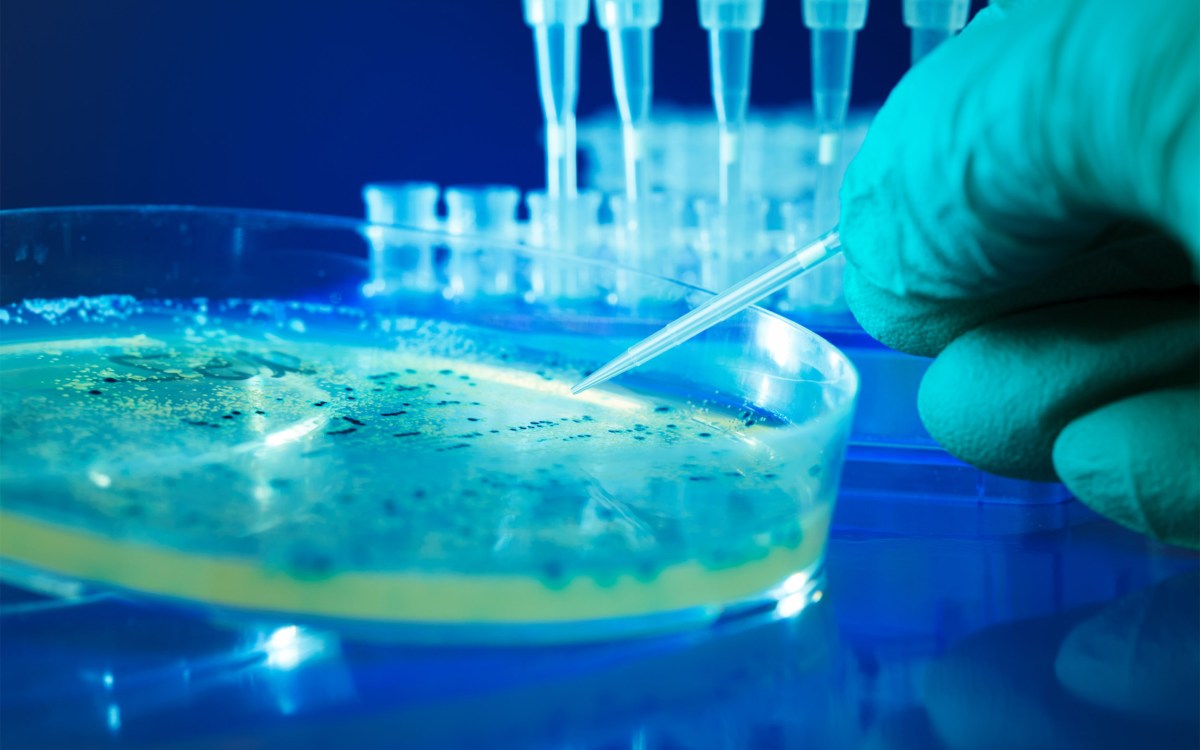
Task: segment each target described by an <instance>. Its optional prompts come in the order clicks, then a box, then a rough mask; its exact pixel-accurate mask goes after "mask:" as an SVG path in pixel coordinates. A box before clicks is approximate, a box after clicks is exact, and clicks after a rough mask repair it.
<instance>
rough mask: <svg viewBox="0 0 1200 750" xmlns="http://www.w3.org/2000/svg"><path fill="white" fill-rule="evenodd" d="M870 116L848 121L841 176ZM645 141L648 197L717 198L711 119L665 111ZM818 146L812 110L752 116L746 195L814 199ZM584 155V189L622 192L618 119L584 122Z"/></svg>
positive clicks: (659, 111) (697, 112)
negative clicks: (654, 194) (650, 194)
mask: <svg viewBox="0 0 1200 750" xmlns="http://www.w3.org/2000/svg"><path fill="white" fill-rule="evenodd" d="M872 114H873V112H867V111H851V113H850V115H849V116H848V118H847V122H846V127H845V130H844V136H843V148H842V153H841V164H839V165H837V166H838V169H839V171H840V170H841V169H843V168H844V165H845V163H846V162H848V161H849V160H850V159H851V158H852V157H853V156H854V154H855V153H857V151H858V149H859V147H860V146H861V144H862V141H863V139H864V138H865V137H866V133H867V126H868V125H869V124H870V118H871V115H872ZM642 135H643V137H642V146H643V148H644V153H645V156H644V170H645V177H644V179H645V182H646V186H647V188H648V191H650V192H654V191H663V192H667V193H673V194H683V195H697V196H698V195H712V196H716V195H718V193H719V186H718V182H719V174H718V171H719V170H718V168H717V163H716V161H715V160H713V159H712V154H713V153H715V152H716V149H717V141H718V137H719V136H718V128H717V125H716V122H714V120H713V118H712V115H711V113H710V112H707V111H705V110H703V109H698V108H685V107H680V106H677V105H672V104H665V105H662V106H659V107H657V108H656V109H655V116H654V119H653V120H651V121H650V122H648V123H647V124H646V126H645V128H644V130H643V134H642ZM818 141H819V133H818V131H817V129H816V128H815V127H814V125H813V120H812V114H811V110H810V109H809V108H807V107H803V108H802V107H793V108H787V109H777V110H759V111H756V110H751V112H750V114H749V115H748V116H747V117H746V123H745V128H744V138H743V156H742V158H743V164H744V171H743V176H742V191H743V193H745V194H747V195H759V196H763V197H766V198H770V199H772V200H780V201H787V200H796V199H805V198H807V199H808V200H811V199H812V195H813V193H814V192H815V191H816V187H817V180H818V176H817V172H818V170H817V166H818V164H817V151H818ZM579 152H580V156H581V157H582V162H581V165H580V180H581V182H582V184H584V185H586V186H588V187H592V188H595V189H597V190H600V191H603V192H606V193H618V192H622V191H623V190H624V187H625V171H624V163H623V160H624V155H623V153H622V135H621V125H620V121H619V119H618V118H617V116H616V114H615V113H612V112H606V113H599V114H597V115H593V116H591V117H588V118H586V119H582V120H580V121H579Z"/></svg>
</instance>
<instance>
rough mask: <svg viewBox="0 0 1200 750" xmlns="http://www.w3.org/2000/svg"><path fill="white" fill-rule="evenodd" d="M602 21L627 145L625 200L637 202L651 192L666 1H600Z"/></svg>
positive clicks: (598, 1)
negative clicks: (648, 141) (649, 135)
mask: <svg viewBox="0 0 1200 750" xmlns="http://www.w3.org/2000/svg"><path fill="white" fill-rule="evenodd" d="M596 19H597V20H598V21H599V22H600V27H601V28H603V29H604V31H605V33H606V34H607V35H608V52H609V58H610V59H611V61H612V75H613V94H614V96H615V98H616V100H617V111H618V112H620V114H621V130H622V136H623V140H624V147H625V148H624V151H625V197H626V198H627V199H628V200H629V201H630V203H633V202H634V201H637V200H638V199H639V198H640V197H642V196H643V195H644V194H645V192H646V170H645V157H646V154H645V148H644V146H643V143H642V130H643V126H644V125H645V123H646V120H647V119H648V118H649V116H650V101H651V99H652V94H653V78H652V64H653V57H654V53H653V50H654V47H653V31H654V27H655V26H657V25H658V22H659V21H660V20H661V19H662V0H596Z"/></svg>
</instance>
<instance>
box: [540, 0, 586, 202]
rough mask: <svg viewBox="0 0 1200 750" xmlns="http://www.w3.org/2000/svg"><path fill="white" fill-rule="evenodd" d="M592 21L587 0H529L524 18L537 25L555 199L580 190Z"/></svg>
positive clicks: (548, 158) (548, 185) (548, 169)
mask: <svg viewBox="0 0 1200 750" xmlns="http://www.w3.org/2000/svg"><path fill="white" fill-rule="evenodd" d="M587 19H588V1H587V0H525V22H526V23H527V24H529V25H530V26H531V27H533V38H534V45H535V50H536V53H537V66H538V92H539V94H540V95H541V100H542V111H543V113H544V114H545V116H546V189H547V191H549V193H550V195H551V196H554V197H556V198H557V197H560V196H561V197H563V198H570V197H571V196H574V195H575V193H576V185H577V178H576V165H575V159H576V156H575V102H576V99H577V98H578V95H579V28H580V27H581V26H583V24H585V23H587Z"/></svg>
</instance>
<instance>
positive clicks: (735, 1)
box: [700, 0, 763, 206]
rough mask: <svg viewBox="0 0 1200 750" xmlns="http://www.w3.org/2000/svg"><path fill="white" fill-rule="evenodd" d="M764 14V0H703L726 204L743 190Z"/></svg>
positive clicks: (702, 7) (721, 195)
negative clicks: (753, 68)
mask: <svg viewBox="0 0 1200 750" xmlns="http://www.w3.org/2000/svg"><path fill="white" fill-rule="evenodd" d="M762 19H763V0H700V25H701V26H703V27H704V28H705V29H707V30H708V56H709V65H710V67H711V69H712V95H713V106H714V107H716V110H717V127H718V129H719V132H718V136H717V137H718V138H719V141H718V143H719V145H718V149H719V158H720V169H721V171H720V188H719V189H720V199H721V205H723V206H729V205H732V204H736V203H737V201H738V198H739V196H740V195H741V191H742V151H743V148H742V130H743V125H744V124H745V122H746V109H747V107H748V106H749V104H750V64H751V60H752V58H753V54H754V32H755V30H756V29H758V27H759V26H761V25H762Z"/></svg>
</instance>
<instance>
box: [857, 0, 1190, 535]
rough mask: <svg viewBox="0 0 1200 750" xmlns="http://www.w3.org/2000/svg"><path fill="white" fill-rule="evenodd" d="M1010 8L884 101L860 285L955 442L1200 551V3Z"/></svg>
mask: <svg viewBox="0 0 1200 750" xmlns="http://www.w3.org/2000/svg"><path fill="white" fill-rule="evenodd" d="M1008 6H1009V7H1007V8H1004V7H996V6H992V7H991V8H989V9H988V10H987V11H984V12H983V13H981V14H980V15H979V17H978V18H977V19H976V20H975V21H973V22H972V23H971V24H970V25H969V26H968V28H967V29H965V30H964V31H963V33H962V34H961V35H960V36H958V37H957V38H955V39H952V40H950V41H949V42H947V43H946V44H944V45H943V46H942V47H941V48H939V49H938V50H937V51H935V52H934V53H933V54H932V55H930V56H929V57H927V58H926V59H925V60H923V61H922V62H921V63H920V64H919V65H917V66H916V67H915V68H914V69H913V70H912V71H910V73H909V74H908V75H907V76H906V77H905V78H904V80H903V81H901V83H900V85H899V86H898V87H897V88H896V90H895V92H894V93H893V94H892V96H891V98H890V99H889V100H888V101H887V103H886V104H885V105H884V107H883V109H882V110H881V111H880V113H879V115H878V117H877V119H876V122H875V124H874V125H873V126H872V128H871V131H870V133H869V134H868V137H867V139H866V142H865V143H864V145H863V148H862V150H861V151H860V152H859V155H858V156H857V158H856V159H855V160H854V162H853V163H852V164H851V166H850V168H849V170H848V172H847V175H846V178H845V182H844V185H843V188H842V216H841V232H842V242H843V244H844V246H845V252H846V256H847V259H848V265H847V272H846V297H847V300H848V302H849V304H850V308H851V310H852V311H853V312H854V314H855V316H856V317H857V318H858V320H859V322H860V323H861V324H862V325H863V327H864V328H865V329H866V330H867V331H868V332H869V333H870V334H871V335H873V336H874V337H876V338H877V339H879V340H880V341H882V342H883V343H885V344H887V345H889V346H891V347H894V348H896V349H900V350H902V351H906V352H910V353H913V354H919V355H924V356H935V357H936V358H937V359H936V360H935V361H934V363H933V364H932V365H931V367H930V369H929V371H928V373H927V374H926V376H925V379H924V381H923V382H922V384H921V390H920V395H919V399H918V406H919V408H920V412H921V417H922V419H923V421H924V422H925V425H926V427H927V428H928V429H929V432H930V433H931V434H932V435H933V437H934V438H936V439H937V440H938V441H939V442H941V443H942V444H943V445H944V446H945V447H946V448H947V449H948V450H949V451H950V452H951V453H953V454H954V455H956V456H959V457H960V458H962V459H963V460H966V461H968V462H970V463H973V464H975V465H977V466H980V467H982V468H984V469H987V470H989V471H992V472H996V473H999V474H1005V475H1008V476H1015V477H1022V478H1028V479H1042V480H1049V479H1055V478H1058V479H1061V480H1062V481H1063V482H1064V483H1065V484H1066V485H1067V487H1068V488H1070V489H1071V490H1072V491H1073V492H1074V493H1075V494H1076V495H1077V496H1078V497H1079V498H1080V499H1081V500H1082V501H1083V502H1085V503H1087V504H1088V505H1090V506H1091V507H1092V508H1094V509H1095V510H1097V511H1099V512H1100V513H1102V514H1105V515H1107V516H1109V517H1110V518H1112V519H1115V520H1116V521H1118V522H1120V523H1122V524H1125V525H1127V526H1130V527H1132V528H1135V529H1138V530H1140V531H1144V532H1147V533H1149V534H1152V535H1154V536H1157V537H1159V538H1162V539H1164V540H1167V541H1170V542H1173V543H1181V544H1188V545H1192V546H1200V390H1198V386H1197V383H1198V382H1200V373H1198V369H1200V317H1198V314H1197V313H1198V309H1200V308H1198V301H1197V300H1198V297H1197V289H1196V279H1197V268H1198V264H1200V4H1197V3H1195V2H1179V0H1138V1H1137V2H1128V0H1030V1H1028V2H1016V3H1009V4H1008Z"/></svg>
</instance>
